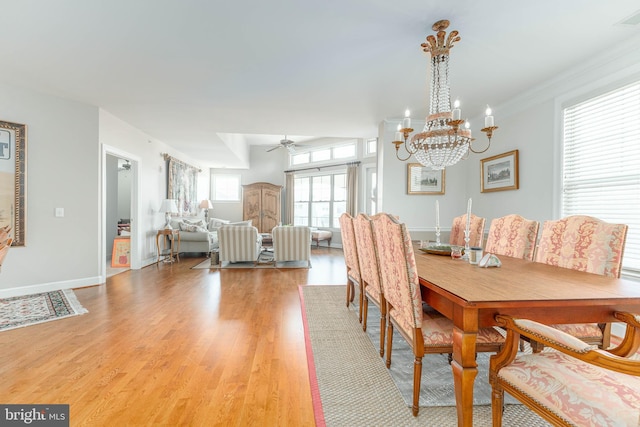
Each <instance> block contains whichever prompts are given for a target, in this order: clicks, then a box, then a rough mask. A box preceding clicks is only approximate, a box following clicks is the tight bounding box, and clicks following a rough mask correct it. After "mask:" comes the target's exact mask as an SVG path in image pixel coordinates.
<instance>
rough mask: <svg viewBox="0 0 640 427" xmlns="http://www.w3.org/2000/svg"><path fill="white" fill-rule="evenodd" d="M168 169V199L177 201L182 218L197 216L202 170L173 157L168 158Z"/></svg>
mask: <svg viewBox="0 0 640 427" xmlns="http://www.w3.org/2000/svg"><path fill="white" fill-rule="evenodd" d="M167 169H168V171H169V176H168V181H169V182H168V185H167V199H175V200H176V201H177V203H178V211H179V215H180V216H191V215H195V214H196V213H197V209H198V200H197V197H198V192H197V184H198V172H200V170H199V169H197V168H195V167H193V166H189V165H187V164H186V163H183V162H181V161H179V160H177V159H174V158H173V157H168V166H167Z"/></svg>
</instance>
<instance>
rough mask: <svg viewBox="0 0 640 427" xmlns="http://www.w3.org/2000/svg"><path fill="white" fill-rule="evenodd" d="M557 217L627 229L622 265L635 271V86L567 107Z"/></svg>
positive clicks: (639, 98)
mask: <svg viewBox="0 0 640 427" xmlns="http://www.w3.org/2000/svg"><path fill="white" fill-rule="evenodd" d="M563 134H564V135H563V192H562V206H561V209H562V216H568V215H591V216H594V217H597V218H600V219H602V220H604V221H607V222H611V223H623V224H627V225H628V226H629V231H628V233H627V242H626V246H625V251H624V258H623V260H622V267H623V270H625V271H626V272H627V273H631V274H638V273H640V82H637V83H634V84H631V85H628V86H625V87H622V88H619V89H616V90H614V91H612V92H608V93H605V94H603V95H600V96H597V97H594V98H591V99H589V100H587V101H584V102H581V103H578V104H575V105H571V106H568V107H566V108H565V109H564V120H563Z"/></svg>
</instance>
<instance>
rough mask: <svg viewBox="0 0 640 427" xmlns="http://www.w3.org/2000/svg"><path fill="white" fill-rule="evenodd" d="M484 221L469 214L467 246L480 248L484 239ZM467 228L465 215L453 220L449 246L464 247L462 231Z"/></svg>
mask: <svg viewBox="0 0 640 427" xmlns="http://www.w3.org/2000/svg"><path fill="white" fill-rule="evenodd" d="M485 221H486V219H485V218H481V217H479V216H476V215H474V214H471V221H470V222H469V246H480V247H481V246H482V241H483V239H484V224H485ZM466 226H467V214H464V215H461V216H457V217H455V218H453V224H452V225H451V234H450V235H449V244H450V245H458V246H464V229H465V228H466Z"/></svg>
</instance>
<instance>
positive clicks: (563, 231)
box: [532, 215, 628, 351]
mask: <svg viewBox="0 0 640 427" xmlns="http://www.w3.org/2000/svg"><path fill="white" fill-rule="evenodd" d="M627 229H628V227H627V225H625V224H611V223H608V222H605V221H602V220H600V219H598V218H594V217H591V216H585V215H573V216H568V217H566V218H562V219H559V220H555V221H545V222H544V224H543V226H542V232H541V234H540V242H539V243H538V248H537V249H536V255H535V262H540V263H543V264H550V265H555V266H557V267H562V268H570V269H573V270H579V271H585V272H587V273H593V274H600V275H602V276H607V277H620V270H621V269H622V256H623V253H624V246H625V241H626V237H627ZM552 326H553V327H555V328H558V329H561V330H562V331H564V332H566V333H568V334H570V335H573V336H574V337H578V338H580V339H582V340H583V341H586V342H587V343H589V344H596V345H598V346H600V347H601V348H607V347H609V336H610V330H611V325H610V324H604V323H602V324H596V323H587V324H566V325H552ZM532 347H533V348H534V351H539V350H541V348H540V347H539V346H536V344H535V343H534V342H532Z"/></svg>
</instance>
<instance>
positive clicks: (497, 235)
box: [484, 214, 540, 261]
mask: <svg viewBox="0 0 640 427" xmlns="http://www.w3.org/2000/svg"><path fill="white" fill-rule="evenodd" d="M539 227H540V223H539V222H538V221H533V220H528V219H526V218H523V217H521V216H520V215H515V214H512V215H506V216H503V217H501V218H494V219H493V220H492V221H491V225H489V234H488V236H487V243H486V245H485V249H484V250H485V252H487V253H492V254H496V255H505V256H510V257H513V258H522V259H526V260H529V261H531V260H533V254H534V252H535V249H536V240H537V238H538V228H539Z"/></svg>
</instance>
